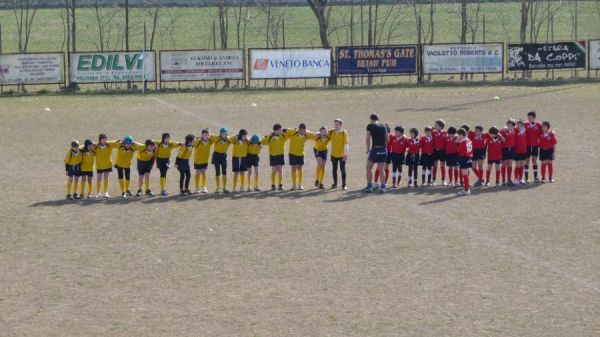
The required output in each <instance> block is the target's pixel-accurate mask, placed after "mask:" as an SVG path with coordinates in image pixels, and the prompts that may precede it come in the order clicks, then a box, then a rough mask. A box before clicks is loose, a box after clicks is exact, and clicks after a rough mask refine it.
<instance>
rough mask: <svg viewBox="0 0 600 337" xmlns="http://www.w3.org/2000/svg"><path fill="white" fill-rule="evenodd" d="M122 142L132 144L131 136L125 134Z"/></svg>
mask: <svg viewBox="0 0 600 337" xmlns="http://www.w3.org/2000/svg"><path fill="white" fill-rule="evenodd" d="M123 143H125V144H127V145H131V144H133V137H131V136H125V138H124V139H123Z"/></svg>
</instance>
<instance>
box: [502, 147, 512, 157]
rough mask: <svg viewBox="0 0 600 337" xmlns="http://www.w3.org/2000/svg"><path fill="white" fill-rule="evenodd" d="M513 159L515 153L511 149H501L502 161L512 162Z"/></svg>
mask: <svg viewBox="0 0 600 337" xmlns="http://www.w3.org/2000/svg"><path fill="white" fill-rule="evenodd" d="M513 159H515V151H514V149H513V148H509V147H503V148H502V160H513Z"/></svg>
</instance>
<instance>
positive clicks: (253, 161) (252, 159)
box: [246, 154, 260, 167]
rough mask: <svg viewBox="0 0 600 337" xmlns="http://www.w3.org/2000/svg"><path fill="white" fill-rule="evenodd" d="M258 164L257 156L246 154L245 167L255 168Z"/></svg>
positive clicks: (258, 158)
mask: <svg viewBox="0 0 600 337" xmlns="http://www.w3.org/2000/svg"><path fill="white" fill-rule="evenodd" d="M259 162H260V157H259V156H258V155H257V154H248V156H247V157H246V163H247V164H248V165H247V167H253V166H254V167H257V166H258V163H259Z"/></svg>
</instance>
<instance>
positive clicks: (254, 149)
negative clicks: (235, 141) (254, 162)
mask: <svg viewBox="0 0 600 337" xmlns="http://www.w3.org/2000/svg"><path fill="white" fill-rule="evenodd" d="M261 149H262V145H260V143H258V144H254V143H250V144H248V154H253V155H259V154H260V150H261Z"/></svg>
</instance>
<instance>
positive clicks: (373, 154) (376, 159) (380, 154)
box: [369, 147, 387, 163]
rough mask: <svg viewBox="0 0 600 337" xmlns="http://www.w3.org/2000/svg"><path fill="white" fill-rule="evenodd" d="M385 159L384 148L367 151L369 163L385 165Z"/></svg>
mask: <svg viewBox="0 0 600 337" xmlns="http://www.w3.org/2000/svg"><path fill="white" fill-rule="evenodd" d="M386 159H387V149H386V148H385V147H377V148H372V149H371V151H369V161H370V162H371V163H385V160H386Z"/></svg>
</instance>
